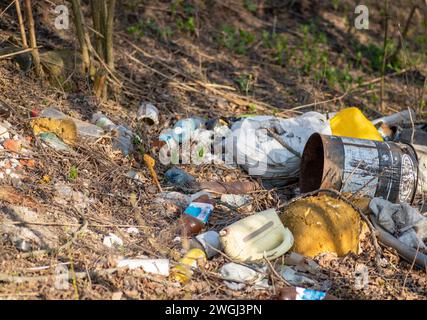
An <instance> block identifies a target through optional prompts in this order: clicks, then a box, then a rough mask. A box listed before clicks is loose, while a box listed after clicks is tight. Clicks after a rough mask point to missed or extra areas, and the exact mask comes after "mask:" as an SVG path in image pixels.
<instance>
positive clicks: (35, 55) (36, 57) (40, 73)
mask: <svg viewBox="0 0 427 320" xmlns="http://www.w3.org/2000/svg"><path fill="white" fill-rule="evenodd" d="M24 4H25V12H26V14H27V19H28V29H29V34H30V45H31V48H32V49H33V50H32V51H31V54H32V55H33V62H34V66H35V68H36V74H37V75H38V76H39V77H41V76H43V69H42V67H41V64H40V55H39V50H38V49H37V40H36V31H35V26H34V18H33V11H32V6H31V0H25V2H24Z"/></svg>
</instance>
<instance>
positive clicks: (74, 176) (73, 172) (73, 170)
mask: <svg viewBox="0 0 427 320" xmlns="http://www.w3.org/2000/svg"><path fill="white" fill-rule="evenodd" d="M77 175H78V174H77V167H76V166H71V168H70V172H69V174H68V179H70V180H76V179H77Z"/></svg>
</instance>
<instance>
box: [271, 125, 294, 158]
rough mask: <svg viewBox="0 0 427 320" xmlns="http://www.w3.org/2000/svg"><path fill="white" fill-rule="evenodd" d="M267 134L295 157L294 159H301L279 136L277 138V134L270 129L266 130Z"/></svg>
mask: <svg viewBox="0 0 427 320" xmlns="http://www.w3.org/2000/svg"><path fill="white" fill-rule="evenodd" d="M267 132H268V133H269V134H270V135H271V136H272V137H273V138H274V139H275V140H276V141H277V142H279V143H280V144H281V145H282V146H283V147H285V148H286V149H287V150H288V151H289V152H290V153H292V154H293V155H295V156H296V157H298V158H300V159H301V155H300V154H299V152H298V151H296V150H295V149H294V148H292V147H291V146H290V145H288V144H287V143H286V142H285V141H284V140H283V139H282V137H281V136H279V135H278V134H277V133H275V132H273V130H272V129H270V128H267Z"/></svg>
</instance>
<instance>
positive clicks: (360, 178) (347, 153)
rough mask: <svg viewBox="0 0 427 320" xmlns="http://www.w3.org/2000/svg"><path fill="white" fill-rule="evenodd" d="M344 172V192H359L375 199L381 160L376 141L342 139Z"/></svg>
mask: <svg viewBox="0 0 427 320" xmlns="http://www.w3.org/2000/svg"><path fill="white" fill-rule="evenodd" d="M342 142H343V145H344V170H343V180H342V181H343V186H342V189H341V191H342V192H357V191H359V190H363V193H364V194H366V195H368V196H371V197H374V196H375V191H376V188H377V185H378V172H379V160H378V150H377V148H376V144H375V142H374V141H370V140H360V139H352V138H342Z"/></svg>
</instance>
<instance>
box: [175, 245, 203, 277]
mask: <svg viewBox="0 0 427 320" xmlns="http://www.w3.org/2000/svg"><path fill="white" fill-rule="evenodd" d="M205 262H206V254H205V253H204V252H203V250H201V249H198V248H194V249H191V250H189V251H188V252H187V253H186V254H185V256H184V257H183V258H181V259H180V260H179V264H178V265H176V266H175V267H173V268H172V270H171V276H172V279H173V280H175V281H178V282H181V283H186V282H188V281H189V280H190V279H191V276H192V275H193V269H196V268H198V267H199V266H201V265H203V264H204V263H205Z"/></svg>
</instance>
